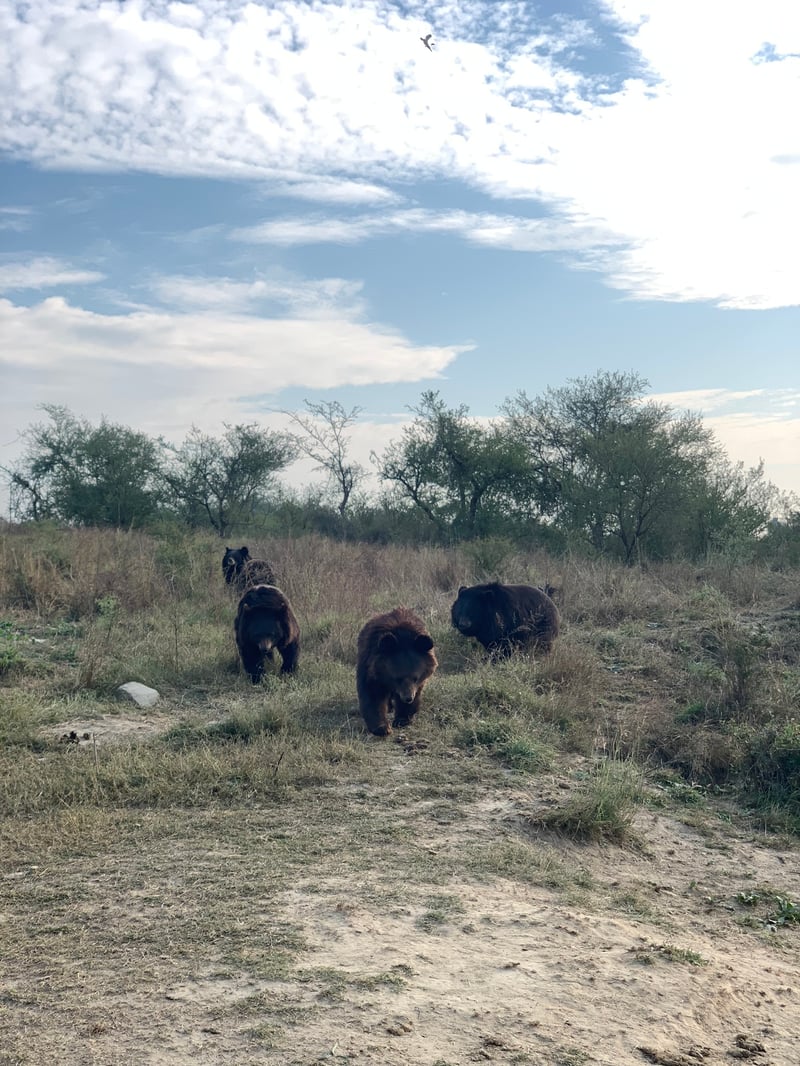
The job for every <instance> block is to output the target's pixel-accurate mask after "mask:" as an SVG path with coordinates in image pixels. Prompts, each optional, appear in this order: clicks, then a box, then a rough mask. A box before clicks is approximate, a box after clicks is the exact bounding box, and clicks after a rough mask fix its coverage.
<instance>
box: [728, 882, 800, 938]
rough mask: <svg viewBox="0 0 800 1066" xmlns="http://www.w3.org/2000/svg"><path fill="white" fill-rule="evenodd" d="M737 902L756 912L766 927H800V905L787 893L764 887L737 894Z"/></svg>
mask: <svg viewBox="0 0 800 1066" xmlns="http://www.w3.org/2000/svg"><path fill="white" fill-rule="evenodd" d="M736 901H737V903H739V904H741V906H743V907H747V908H748V909H750V910H752V911H754V912H756V913H757V918H758V920H759V921H760V922H761V923H762V924H763V925H765V926H769V927H771V928H777V927H779V926H786V925H800V905H799V904H797V903H795V901H794V900H793V899H792V898H791V896H789V895H788V894H787V893H784V892H777V891H776V890H775V889H772V888H768V887H762V888H756V889H751V890H749V891H742V892H739V893H737V895H736Z"/></svg>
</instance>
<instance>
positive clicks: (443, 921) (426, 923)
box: [416, 895, 464, 933]
mask: <svg viewBox="0 0 800 1066" xmlns="http://www.w3.org/2000/svg"><path fill="white" fill-rule="evenodd" d="M461 914H464V904H463V903H462V902H461V900H460V899H459V898H458V896H452V895H439V896H431V897H430V898H429V899H428V900H427V901H426V909H425V910H424V911H423V913H422V914H420V915H419V917H418V918H417V921H416V925H417V928H419V929H421V930H422V931H423V932H424V933H440V932H442V931H443V929H444V928H445V926H447V925H449V924H450V922H451V921H452V920H453V918H455V917H457V916H458V915H461Z"/></svg>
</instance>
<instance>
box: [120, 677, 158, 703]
mask: <svg viewBox="0 0 800 1066" xmlns="http://www.w3.org/2000/svg"><path fill="white" fill-rule="evenodd" d="M117 695H118V696H119V698H120V699H122V700H126V699H127V700H133V702H134V703H135V704H136V706H137V707H152V706H153V704H154V703H158V701H159V700H160V699H161V695H160V694H159V692H158V691H157V690H156V689H154V688H148V687H147V685H140V684H139V682H138V681H128V682H127V683H126V684H124V685H120V686H119V688H118V689H117Z"/></svg>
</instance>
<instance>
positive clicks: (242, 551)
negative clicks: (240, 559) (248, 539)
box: [239, 544, 250, 557]
mask: <svg viewBox="0 0 800 1066" xmlns="http://www.w3.org/2000/svg"><path fill="white" fill-rule="evenodd" d="M239 551H240V552H241V553H242V555H244V556H245V557H246V556H248V555H249V554H250V552H249V550H248V548H247V545H246V544H243V545H242V546H241V548H240V549H239Z"/></svg>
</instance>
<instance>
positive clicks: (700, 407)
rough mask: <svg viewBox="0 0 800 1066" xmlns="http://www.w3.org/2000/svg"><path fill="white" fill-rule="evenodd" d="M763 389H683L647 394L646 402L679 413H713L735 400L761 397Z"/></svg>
mask: <svg viewBox="0 0 800 1066" xmlns="http://www.w3.org/2000/svg"><path fill="white" fill-rule="evenodd" d="M765 391H766V390H765V389H746V390H742V391H739V392H736V391H733V390H732V389H684V390H682V391H680V392H657V393H651V394H648V395H647V397H646V399H647V400H654V401H655V402H656V403H665V404H668V405H669V406H670V407H674V408H676V409H677V410H679V411H687V410H688V411H702V412H708V411H714V410H716V409H718V408H720V407H729V406H730V405H731V404H732V403H734V402H736V401H737V400H749V399H751V398H752V397H754V396H763V395H764V393H765Z"/></svg>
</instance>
